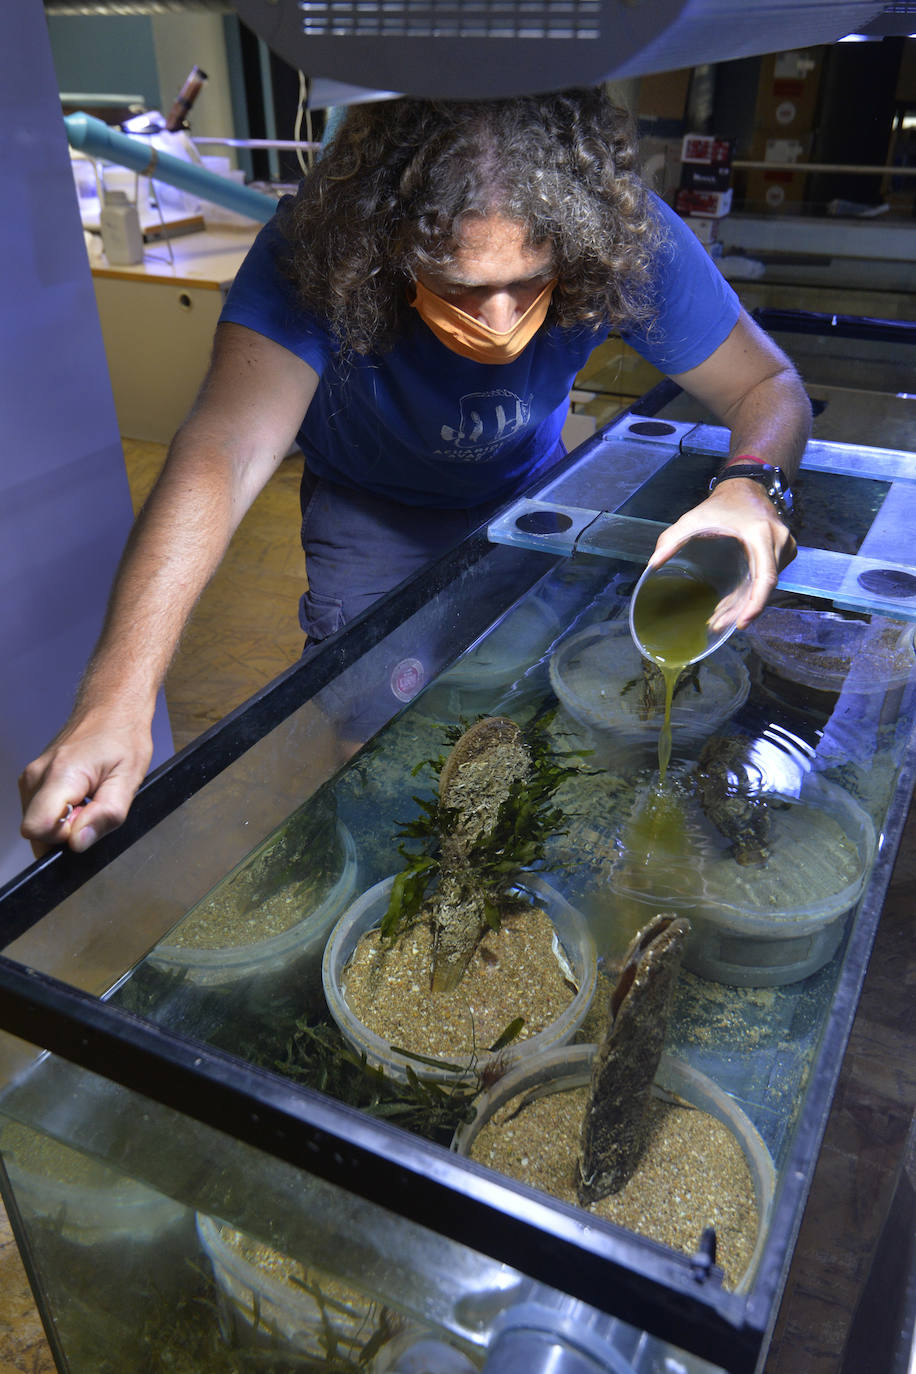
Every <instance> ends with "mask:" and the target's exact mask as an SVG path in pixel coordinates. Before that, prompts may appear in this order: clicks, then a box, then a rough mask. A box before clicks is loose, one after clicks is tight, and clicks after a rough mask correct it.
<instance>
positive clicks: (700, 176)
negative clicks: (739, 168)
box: [681, 162, 732, 191]
mask: <svg viewBox="0 0 916 1374" xmlns="http://www.w3.org/2000/svg"><path fill="white" fill-rule="evenodd" d="M731 184H732V169H731V167H730V166H729V165H728V163H723V162H719V163H708V162H704V163H698V162H682V163H681V186H682V187H684V189H685V190H688V191H727V190H728V188H729V186H731Z"/></svg>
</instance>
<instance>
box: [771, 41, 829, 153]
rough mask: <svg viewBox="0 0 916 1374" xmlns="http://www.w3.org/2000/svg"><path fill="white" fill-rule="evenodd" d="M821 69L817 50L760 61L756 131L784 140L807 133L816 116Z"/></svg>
mask: <svg viewBox="0 0 916 1374" xmlns="http://www.w3.org/2000/svg"><path fill="white" fill-rule="evenodd" d="M822 65H823V57H822V54H821V53H820V52H819V51H818V49H816V48H814V49H799V50H797V51H796V50H793V51H791V52H783V53H769V54H767V55H766V56H764V57H762V58H761V59H760V81H759V84H758V87H757V106H756V111H755V114H754V127H755V129H757V130H758V131H764V132H766V133H769V134H772V135H774V136H776V135H782V136H784V137H787V138H788V137H792V136H795V135H797V134H799V133H808V132H810V131H811V130H812V129H813V128H814V123H815V117H816V115H817V97H818V90H819V86H820V76H821V67H822Z"/></svg>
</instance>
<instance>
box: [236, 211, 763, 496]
mask: <svg viewBox="0 0 916 1374" xmlns="http://www.w3.org/2000/svg"><path fill="white" fill-rule="evenodd" d="M656 204H657V207H658V210H659V213H660V215H661V218H662V221H663V223H664V225H665V228H666V230H667V235H668V237H667V242H666V243H665V245H664V247H663V248H662V249H661V251H660V253H659V256H658V266H657V278H656V291H657V299H658V302H659V313H658V315H657V317H656V318H655V319H654V320H653V323H652V325H651V327H650V328H649V329H648V330H632V331H630V330H621V331H620V332H621V334H622V335H623V337H624V339H626V341H627V343H629V344H630V345H631V346H632V347H633V348H634V349H635V350H636V351H637V352H638V353H640V354H641V355H642V357H643V358H645V359H646V360H647V361H648V362H650V363H653V364H654V365H655V366H656V367H657V368H659V370H660V371H662V372H665V373H669V374H670V373H676V372H685V371H687V370H688V369H689V368H692V367H696V366H697V365H698V364H699V363H701V362H703V361H705V359H706V358H708V357H709V355H710V354H711V353H713V352H714V351H715V349H716V348H718V346H719V345H720V344H721V343H723V342H724V340H725V339H726V338H727V337H728V335H729V334H730V332H731V330H732V328H733V327H734V324H735V322H736V320H737V318H738V312H739V303H738V298H737V296H736V295H735V292H734V291H733V290H732V288H731V287H730V286H729V284H728V282H726V281H725V279H724V277H723V276H722V274H721V273H720V272H719V270H718V269H717V268H716V266H715V264H714V263H713V262H712V260H711V259H710V257H709V254H708V253H707V252H706V250H705V249H704V248H703V246H702V245H701V244H700V243H699V241H698V239H697V238H696V236H695V235H694V234H693V233H692V231H691V230H690V229H688V228H687V226H686V225H685V224H684V222H683V221H682V220H681V219H680V218H679V217H678V216H677V215H675V214H674V212H673V211H672V210H670V209H669V208H668V206H666V205H665V204H664V203H663V202H662V201H660V200H656ZM284 248H285V241H284V240H283V238H282V235H281V233H280V230H279V229H278V228H277V225H276V221H275V220H272V221H271V222H270V223H269V224H267V225H265V226H264V228H263V229H262V230H261V232H260V233H259V234H258V237H257V239H256V240H255V242H254V244H253V245H252V247H251V250H250V252H249V253H248V256H247V257H246V259H245V261H244V262H243V264H242V266H241V268H240V269H239V272H238V275H237V276H236V278H235V281H234V282H233V285H232V287H231V289H230V291H229V295H228V298H227V300H226V303H225V305H224V307H223V310H222V314H221V316H220V319H221V320H228V321H231V322H232V323H234V324H242V325H245V326H247V328H249V329H252V330H254V331H255V332H256V333H258V334H263V335H265V337H266V338H268V339H271V340H273V341H274V342H275V343H278V344H281V345H282V346H283V347H284V348H287V349H289V350H290V352H292V353H294V354H295V355H296V356H297V357H299V358H302V359H303V361H304V362H307V363H308V364H309V365H310V366H311V367H313V368H314V369H315V371H316V372H317V373H318V375H319V377H320V379H321V380H320V382H319V385H318V389H317V391H316V393H315V396H314V398H313V400H312V403H311V405H310V406H309V409H308V412H307V414H306V416H305V419H304V421H303V424H302V428H301V429H300V431H299V435H298V441H299V444H300V446H301V448H302V451H303V453H304V454H305V458H306V461H307V463H308V466H309V468H310V469H311V471H312V472H314V473H315V474H316V476H318V477H325V478H327V479H328V480H330V481H332V482H338V483H341V484H342V485H344V486H351V487H360V488H364V489H366V490H369V491H373V492H375V493H376V494H378V495H380V496H383V497H386V498H387V499H389V500H393V501H400V502H402V503H403V504H405V505H416V506H434V507H445V508H456V507H457V508H463V507H468V506H476V505H478V504H482V503H485V502H493V503H494V504H495V503H497V502H500V501H502V500H505V499H508V498H509V497H510V496H511V495H512V494H513V493H514V492H516V491H518V490H521V489H522V488H523V487H525V486H527V485H528V484H529V483H530V482H531V481H532V480H533V479H534V478H535V477H536V476H537V475H538V473H539V472H540V471H541V470H542V469H546V468H547V467H548V466H549V465H550V464H551V463H552V462H553V461H554V460H555V458H556V456H557V444H558V442H559V438H560V431H561V430H562V428H563V423H564V421H565V419H566V414H567V411H568V407H569V392H570V389H571V387H572V385H573V382H574V380H575V378H576V376H577V374H578V373H579V372H580V371H581V369H582V367H583V366H584V364H585V363H586V362H587V360H588V358H589V356H590V354H591V352H592V350H593V349H594V348H595V347H596V346H597V345H598V344H599V343H601V342H602V341H603V340H604V339H605V338H606V337H607V335H608V332H609V331H608V330H607V329H606V328H605V329H599V330H592V329H586V328H575V329H560V328H558V327H557V326H555V325H554V326H548V325H544V326H542V327H541V329H540V330H539V331H538V333H537V334H536V335H535V337H534V338H533V339H532V341H531V342H530V343H529V344H528V346H527V347H526V348H525V349H524V350H523V352H522V353H521V354H520V356H519V357H518V358H516V359H515V361H514V362H511V363H501V364H495V365H494V364H485V363H477V362H473V361H472V360H471V359H469V358H463V357H461V356H460V355H459V354H457V353H453V352H452V351H451V349H449V348H446V346H445V345H444V344H442V343H440V342H439V340H438V339H437V338H436V336H435V335H434V334H433V332H432V330H430V329H429V328H428V327H427V325H425V324H424V323H423V321H422V319H421V318H420V316H419V314H418V313H417V312H416V311H411V312H410V318H409V320H408V324H407V328H406V332H405V333H404V335H403V336H402V337H401V338H400V339H399V340H398V342H397V343H396V344H395V346H394V347H393V348H392V349H391V350H390V351H388V352H387V353H383V354H380V355H377V356H376V355H370V356H368V357H361V356H359V355H354V354H348V355H347V356H346V357H341V356H340V355H339V353H338V350H337V348H336V346H335V344H334V341H333V339H332V338H331V336H330V334H329V332H328V329H327V327H326V324H325V323H324V322H322V321H321V320H320V319H318V318H317V317H316V316H314V315H312V314H310V313H309V312H308V311H306V310H304V309H303V307H302V306H301V305H300V304H299V303H298V302H297V299H296V293H295V288H294V287H293V285H292V283H291V282H290V281H289V280H288V278H287V277H285V276H284V275H283V273H282V271H281V270H280V269H279V268H278V266H277V255H278V253H280V252H282V251H283V249H284Z"/></svg>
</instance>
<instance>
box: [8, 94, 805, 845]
mask: <svg viewBox="0 0 916 1374" xmlns="http://www.w3.org/2000/svg"><path fill="white" fill-rule="evenodd" d="M611 330H616V331H618V332H619V333H620V334H621V335H622V336H623V338H624V339H626V340H627V341H628V342H629V343H630V344H631V345H632V346H633V347H634V348H635V349H636V350H637V351H638V352H639V353H641V354H642V355H643V357H645V358H647V359H648V360H649V361H650V362H652V363H654V364H655V365H656V366H657V367H658V368H660V370H661V371H662V372H664V373H666V374H668V375H669V376H672V377H674V379H675V380H676V381H677V382H679V383H680V385H681V386H683V387H684V388H685V389H686V390H687V391H689V392H690V393H692V394H693V395H694V396H696V397H698V398H699V399H700V400H701V401H702V402H704V403H705V404H706V405H707V406H708V407H709V408H710V409H711V410H712V411H713V413H714V414H716V415H717V416H719V417H720V419H721V420H722V422H723V424H726V425H728V426H729V428H730V430H731V434H732V444H731V450H730V454H731V457H732V458H735V457H739V456H740V457H742V458H745V459H746V458H749V457H750V458H752V459H753V460H754V461H756V462H760V461H761V460H763V461H765V462H767V463H769V464H772V465H774V466H778V467H780V468H782V469H783V471H784V472H785V473H787V474H788V476H789V477H790V478H791V476H792V474H793V472H794V470H795V468H796V467H797V465H798V462H799V461H800V457H801V453H802V450H803V448H804V444H805V441H806V439H807V436H808V432H809V426H810V406H809V404H808V401H807V398H806V396H805V394H804V391H803V389H802V386H801V383H800V381H799V379H798V377H797V375H796V373H795V371H794V369H793V367H792V365H791V364H790V362H789V361H788V359H787V358H786V357H785V355H784V354H783V353H782V352H781V351H780V350H779V349H778V348H777V347H776V346H775V344H774V343H773V342H772V341H771V340H770V339H769V338H768V337H767V336H766V335H765V334H763V333H762V332H761V331H760V330H759V329H758V328H757V327H756V325H755V324H754V323H753V322H752V321H751V320H750V319H749V318H748V316H747V315H746V313H745V312H744V311H743V310H742V309H741V306H740V304H739V302H738V299H737V297H736V295H735V293H734V292H733V291H732V289H731V287H730V286H729V285H728V284H727V283H726V282H725V280H724V279H723V277H722V276H721V274H720V273H719V272H718V270H717V269H716V267H715V265H714V264H713V263H712V262H711V260H710V258H709V256H708V254H707V253H706V252H705V250H704V249H703V248H702V247H701V246H700V245H699V243H698V242H697V240H696V238H695V237H694V235H693V234H692V233H691V232H690V230H689V229H688V228H687V227H686V226H685V225H684V224H683V222H682V221H680V220H679V219H678V218H677V216H675V215H674V214H673V212H671V211H670V210H669V209H668V208H667V207H666V206H664V205H663V204H662V203H661V201H660V200H658V199H657V198H656V197H654V196H652V195H651V194H649V193H648V192H647V191H646V189H645V188H644V186H643V185H642V183H641V182H640V179H639V176H638V173H637V152H636V146H635V140H634V137H633V133H632V126H631V124H630V121H629V119H628V118H627V116H626V115H625V112H623V111H622V110H620V109H618V108H616V107H615V106H613V105H612V104H611V103H610V101H609V99H608V97H607V95H606V94H605V93H604V92H603V91H601V90H577V91H567V92H562V93H559V94H555V95H546V96H530V97H527V96H524V97H517V98H512V99H503V100H487V101H474V102H439V101H429V100H414V99H399V100H395V101H391V102H385V103H380V104H377V105H364V106H357V107H355V108H353V109H351V110H350V111H349V112H348V114H347V117H346V118H345V120H344V121H343V123H342V125H341V126H340V128H339V129H338V131H337V132H336V133H335V135H334V137H333V139H332V140H331V142H330V144H329V147H328V148H327V150H326V151H325V153H324V155H323V156H322V157H321V159H320V160H319V162H318V164H317V166H316V168H315V169H314V171H313V172H312V173H311V174H310V175H309V176H307V177H306V178H305V179H304V181H303V183H302V185H301V187H300V189H299V191H298V194H297V195H296V196H295V197H290V198H288V199H287V200H286V201H285V202H282V203H281V205H280V207H279V209H278V211H277V214H276V216H275V217H274V220H272V221H271V223H270V224H269V225H267V226H265V228H264V230H263V231H262V232H261V233H260V234H259V236H258V239H257V241H256V243H255V245H254V246H253V248H252V250H251V253H250V254H249V256H248V258H247V259H246V261H245V263H244V264H243V266H242V268H241V270H240V272H239V274H238V277H237V278H236V281H235V283H234V285H233V288H232V290H231V291H230V294H229V297H228V300H227V302H226V306H225V309H224V311H223V314H222V317H221V320H220V324H219V326H218V328H217V333H216V338H215V342H214V348H213V356H212V361H211V365H210V369H209V372H208V375H207V377H206V380H205V382H204V384H203V387H202V389H201V392H200V395H199V397H198V399H197V401H196V403H195V405H194V407H193V409H192V411H191V413H190V415H189V416H188V419H187V420H186V421H185V423H184V424H183V425H182V427H181V429H180V430H179V432H178V434H177V435H176V437H175V439H174V441H173V443H172V446H171V448H170V451H169V455H168V458H167V461H166V464H165V467H164V469H163V472H162V474H161V476H160V478H159V481H158V482H157V484H156V487H155V489H154V491H153V493H152V494H151V496H150V498H149V500H148V501H147V503H146V505H145V507H144V509H143V511H142V513H141V515H140V517H139V519H138V521H137V523H136V525H135V527H134V530H133V531H132V534H131V537H130V539H129V541H128V545H127V548H126V550H125V553H124V556H123V559H122V562H121V567H120V569H119V573H118V576H117V579H116V582H115V586H114V590H113V592H112V597H111V600H110V603H109V608H108V614H107V617H106V621H105V626H104V628H103V631H102V635H101V638H100V641H99V644H98V645H97V647H96V651H95V653H94V655H93V658H92V660H91V662H90V665H89V667H88V669H87V671H86V674H85V676H84V679H83V682H82V685H81V688H80V691H79V694H78V698H77V703H76V706H75V708H74V711H73V714H72V715H71V717H70V719H69V721H68V722H67V724H66V725H65V727H64V729H63V730H62V731H61V733H60V734H59V735H58V737H57V739H56V740H55V741H54V742H53V743H52V745H51V746H49V748H48V749H47V750H46V751H45V753H44V754H42V755H41V757H40V758H39V759H37V760H35V761H34V762H33V763H31V764H30V765H29V766H28V767H27V768H26V770H25V772H24V774H23V776H22V779H21V790H22V794H23V803H24V806H25V808H26V810H25V816H24V820H23V827H22V829H23V834H24V835H25V836H26V837H27V838H29V839H31V840H32V841H33V844H34V845H36V846H37V847H40V846H42V845H47V844H53V843H69V845H70V846H71V848H73V849H75V850H78V851H79V850H83V849H86V848H87V847H88V846H89V845H90V844H91V843H92V842H93V841H94V840H95V839H96V838H98V836H99V835H102V834H104V833H105V832H107V831H109V830H111V829H113V828H114V827H115V826H116V825H118V824H120V822H121V821H122V820H123V819H124V817H125V815H126V814H127V810H128V807H129V805H130V802H131V800H132V798H133V796H134V793H135V791H136V789H137V787H138V786H139V784H140V782H141V781H142V778H143V776H144V774H145V772H146V769H147V767H148V765H149V760H150V756H151V743H150V723H151V720H152V715H153V710H154V704H155V700H156V695H157V692H158V690H159V687H160V685H161V683H162V681H163V679H164V677H165V673H166V670H167V668H168V666H169V663H170V661H171V658H172V655H173V653H174V650H175V647H176V645H177V643H178V640H179V637H180V634H181V631H182V628H183V626H184V624H185V621H186V619H187V617H188V616H189V614H190V612H191V609H192V608H193V606H194V604H195V602H196V600H197V598H198V597H199V595H200V593H201V591H202V590H203V588H204V587H205V586H206V584H207V582H208V580H209V578H210V577H211V576H212V574H213V572H214V571H215V569H216V567H217V565H218V564H219V561H220V559H221V558H222V556H223V554H224V552H225V550H226V547H227V545H228V543H229V540H230V538H231V536H232V534H233V532H234V530H235V529H236V527H237V525H238V523H239V521H240V520H241V518H242V516H243V515H244V513H245V511H246V510H247V509H248V507H249V506H250V505H251V503H252V501H253V500H254V498H255V496H256V495H257V494H258V492H259V491H260V490H261V489H262V487H263V486H264V484H265V483H266V482H267V480H268V478H269V477H270V476H271V474H272V473H273V472H274V471H275V469H276V468H277V466H278V465H279V463H280V462H281V461H282V459H283V457H284V455H285V454H286V453H287V452H288V451H289V450H290V448H291V446H292V445H293V443H294V442H298V444H299V446H300V448H301V449H302V452H303V453H304V455H305V467H304V475H303V481H302V513H303V525H302V539H303V546H304V548H305V551H306V557H307V568H306V572H307V578H308V590H307V591H306V593H305V595H304V596H303V598H302V602H301V608H300V620H301V623H302V628H303V630H304V631H305V633H306V636H307V642H308V643H309V644H315V643H320V641H321V640H322V639H324V638H326V637H327V636H328V635H330V634H332V633H333V632H334V631H336V630H337V629H338V628H340V626H341V625H343V624H345V623H346V622H347V620H349V619H350V618H351V617H352V616H353V615H354V614H356V613H357V612H358V611H360V610H362V609H363V608H364V607H365V606H366V605H368V604H369V603H370V602H371V601H373V600H374V599H375V598H376V597H378V596H380V595H381V594H383V593H384V592H386V591H388V590H390V589H391V588H392V587H394V586H396V585H397V584H398V583H399V582H401V581H402V580H403V579H404V578H405V577H407V576H408V575H410V573H412V572H414V571H415V570H417V569H418V568H419V567H421V566H423V565H424V564H425V563H427V562H429V561H430V559H432V558H433V557H435V556H436V555H438V554H439V553H441V552H443V551H444V550H445V549H446V548H448V547H449V546H451V545H453V544H455V543H457V542H458V541H459V540H460V539H461V538H462V537H463V536H464V535H465V534H466V533H468V532H469V531H470V530H471V529H473V528H475V527H476V526H478V525H479V524H480V523H481V522H482V521H484V520H485V519H486V518H487V516H488V515H489V514H490V513H491V512H492V511H493V510H494V509H496V508H497V507H498V506H500V505H501V504H502V503H504V502H506V501H508V500H509V499H511V498H512V497H513V496H514V495H515V494H516V493H518V492H520V491H522V490H524V489H525V488H526V487H528V486H529V485H530V484H531V483H532V481H533V480H534V479H536V478H537V477H538V476H540V475H541V474H544V473H546V472H547V471H548V470H549V468H550V467H551V466H552V465H553V464H554V463H555V462H556V461H557V460H558V459H559V458H560V457H561V456H562V453H563V449H562V445H561V440H560V435H561V430H562V427H563V423H564V420H565V417H566V414H567V411H568V405H569V392H570V388H571V386H572V383H573V381H574V378H575V377H576V375H577V374H578V372H579V371H580V370H581V368H582V366H583V364H584V363H585V362H586V360H587V358H588V357H589V355H590V353H591V352H592V350H593V349H594V348H595V347H596V346H597V344H599V343H600V342H601V341H602V340H603V339H605V338H606V337H607V335H608V334H609V332H610V331H611ZM710 524H715V525H716V526H717V527H719V528H721V529H724V530H730V531H733V532H734V533H735V534H737V535H738V536H739V537H740V538H741V539H742V540H743V541H744V544H745V546H746V548H747V551H748V556H749V559H750V564H751V568H752V571H753V577H754V581H753V592H752V595H751V597H750V599H749V601H748V603H747V610H746V617H745V618H746V619H750V618H751V617H753V616H754V615H756V614H758V613H759V612H760V611H761V610H762V609H763V606H764V604H765V602H766V600H767V597H768V595H769V593H770V591H771V590H772V587H773V586H774V584H775V581H776V576H777V568H778V567H779V566H780V563H781V562H782V561H784V560H785V559H786V558H787V557H791V550H792V542H791V535H790V534H789V531H788V529H787V528H786V526H785V525H784V524H783V523H782V521H781V520H780V518H779V515H778V513H777V510H776V509H775V508H774V506H773V505H772V504H771V502H770V500H769V498H768V496H767V494H766V492H765V490H764V489H763V487H762V486H761V485H760V484H759V483H758V482H756V481H754V480H750V479H746V478H736V479H735V480H732V481H728V482H723V483H722V484H721V485H720V486H718V487H717V488H716V490H715V491H714V492H713V493H712V494H711V495H710V496H709V497H708V498H707V499H706V500H705V501H704V502H703V503H702V505H701V506H700V507H698V508H696V509H695V510H692V511H688V512H687V513H686V514H685V515H684V516H683V517H682V518H681V519H680V520H679V521H677V522H676V523H675V524H674V525H673V526H671V527H670V529H668V530H667V531H665V533H664V534H663V535H662V537H661V539H660V540H659V543H658V546H657V549H656V551H655V554H654V555H653V558H654V559H655V560H661V559H662V558H664V556H665V555H666V554H669V553H670V552H671V550H672V549H673V548H674V547H675V545H676V544H677V543H678V542H679V541H681V540H682V539H683V538H684V537H685V535H686V534H688V533H689V532H690V531H691V530H692V529H695V528H700V527H702V526H708V525H710ZM84 797H88V798H91V800H90V801H89V802H88V804H87V805H85V806H82V805H79V803H80V802H81V800H82V799H83V798H84ZM62 817H66V819H64V820H62V819H61V818H62Z"/></svg>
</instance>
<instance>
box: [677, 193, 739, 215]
mask: <svg viewBox="0 0 916 1374" xmlns="http://www.w3.org/2000/svg"><path fill="white" fill-rule="evenodd" d="M674 208H675V210H676V211H677V212H678V214H679V215H684V216H685V217H686V216H689V215H699V216H701V217H702V218H709V219H721V218H722V217H723V215H727V214H728V212H729V210H730V209H731V208H732V192H731V190H730V189H729V190H728V191H690V190H683V189H682V190H680V191H678V193H677V196H676V198H675V202H674Z"/></svg>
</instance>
